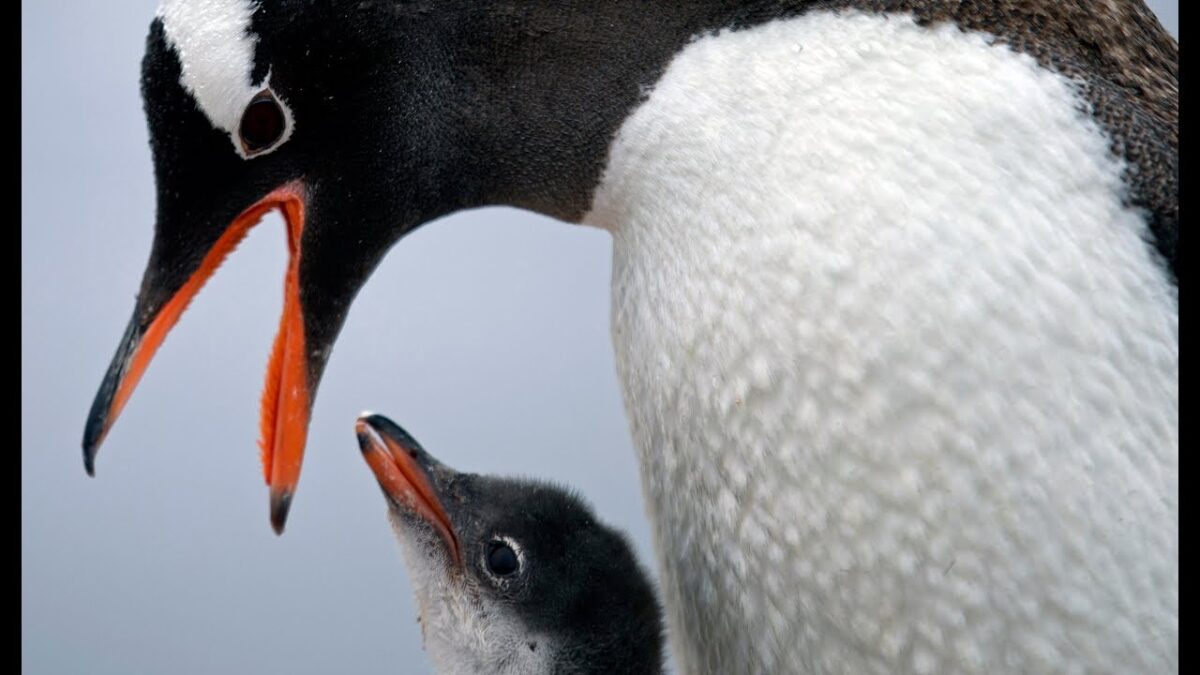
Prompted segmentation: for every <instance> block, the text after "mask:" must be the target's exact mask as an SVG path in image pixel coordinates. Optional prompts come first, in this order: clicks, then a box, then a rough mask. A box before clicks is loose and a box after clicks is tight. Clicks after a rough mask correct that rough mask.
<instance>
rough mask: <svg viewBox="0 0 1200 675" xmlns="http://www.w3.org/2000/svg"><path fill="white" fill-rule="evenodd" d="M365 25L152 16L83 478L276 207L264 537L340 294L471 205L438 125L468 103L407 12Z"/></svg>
mask: <svg viewBox="0 0 1200 675" xmlns="http://www.w3.org/2000/svg"><path fill="white" fill-rule="evenodd" d="M357 4H358V5H366V4H370V3H357ZM388 4H392V5H394V6H397V7H402V6H403V7H410V9H411V3H388ZM354 5H355V4H354V3H348V4H346V5H345V6H346V7H351V6H354ZM381 11H382V10H379V9H377V11H374V12H365V11H351V10H350V9H343V5H339V4H338V3H325V4H324V5H323V6H316V5H313V4H312V3H303V5H301V3H295V2H291V3H288V2H284V1H283V0H263V1H262V2H250V0H200V1H186V0H165V1H164V2H163V4H162V5H161V7H160V8H159V11H158V15H157V17H156V18H155V19H154V21H153V23H152V24H151V28H150V33H149V36H148V38H147V42H146V51H145V56H144V59H143V63H142V95H143V100H144V107H145V114H146V118H147V122H148V126H149V135H150V145H151V149H152V155H153V162H154V173H155V180H156V187H157V190H156V194H157V214H156V220H155V232H154V241H153V244H152V247H151V253H150V259H149V262H148V264H147V266H146V270H145V273H144V276H143V280H142V284H141V290H140V292H139V294H138V297H137V302H136V307H135V309H134V313H133V317H132V318H131V319H130V321H129V324H128V326H127V328H126V331H125V335H124V337H123V339H122V341H121V343H120V345H119V347H118V349H117V353H116V355H115V356H114V358H113V361H112V363H111V365H110V367H109V370H108V372H107V374H106V376H105V378H104V380H103V382H102V384H101V387H100V390H99V392H98V394H97V396H96V399H95V402H94V404H93V407H92V410H91V414H90V416H89V419H88V424H87V429H86V431H85V436H84V443H83V444H84V460H85V466H86V467H87V469H88V471H89V473H91V472H93V470H94V464H93V462H94V457H95V454H96V451H97V449H98V447H99V445H100V443H101V442H102V441H103V439H104V436H105V435H106V434H107V432H108V430H109V427H110V426H111V424H112V423H113V421H114V420H115V419H116V417H117V416H118V414H119V413H120V411H121V408H122V407H123V406H124V404H125V403H126V401H127V400H128V398H129V396H130V394H131V393H132V391H133V389H134V387H135V386H136V384H137V381H138V379H139V378H140V377H141V375H142V373H143V371H144V370H145V368H146V367H147V365H148V364H149V362H150V360H151V358H152V357H153V354H154V352H155V351H156V350H157V348H158V347H159V345H160V344H161V343H162V341H163V339H164V338H165V336H166V334H167V332H168V331H169V330H170V329H171V328H172V327H173V325H174V324H175V322H176V321H177V320H178V319H179V317H180V315H181V314H182V313H183V311H184V309H185V308H186V307H187V305H188V303H189V302H190V301H191V300H192V298H193V297H194V296H195V295H196V293H197V292H198V291H199V290H200V288H201V287H202V286H203V284H204V283H205V282H206V280H207V279H208V278H209V277H210V276H211V275H212V274H213V273H214V272H215V271H216V269H217V267H218V266H219V265H220V264H221V262H222V261H223V260H224V258H225V257H226V255H227V254H229V253H230V252H231V251H232V250H233V249H234V248H235V247H236V246H237V244H238V242H239V241H240V240H241V239H242V238H243V237H244V236H245V234H246V233H247V231H248V230H249V229H250V228H251V227H253V226H254V225H255V224H256V223H257V222H258V220H259V219H260V218H261V217H262V216H263V215H264V214H266V213H267V212H269V211H272V210H278V211H280V212H282V215H283V217H284V220H285V222H286V243H287V249H288V253H289V261H288V265H287V271H286V275H285V283H284V287H285V299H284V308H283V317H282V319H281V321H280V330H279V333H278V335H277V337H276V342H275V348H274V350H273V354H272V357H271V362H270V366H269V369H268V374H267V381H266V386H265V390H264V393H263V401H262V416H261V426H262V435H261V439H260V443H261V444H262V446H263V447H262V450H263V453H262V456H263V460H264V467H263V468H264V472H265V474H266V479H267V482H268V484H269V485H270V486H271V498H272V522H273V524H274V525H275V527H276V529H277V530H278V531H281V530H282V528H283V525H284V521H285V519H286V515H287V509H288V505H289V504H290V499H291V495H292V492H293V490H294V488H295V485H296V483H297V481H298V480H299V473H300V465H301V459H302V452H303V449H304V445H305V438H306V435H307V426H308V419H309V410H310V406H311V404H312V401H313V398H314V397H315V394H316V390H317V385H318V383H319V381H320V378H321V374H322V371H323V369H324V366H325V363H326V359H327V357H328V355H329V352H330V349H331V346H332V343H333V341H334V338H335V337H336V335H337V333H338V331H339V330H340V328H341V326H342V324H343V321H344V319H345V317H346V313H347V310H348V308H349V306H350V303H351V301H352V299H353V297H354V296H355V294H356V293H357V291H358V289H359V287H360V286H361V285H362V283H363V282H364V281H365V279H366V278H367V276H368V275H369V274H370V273H371V271H372V270H373V269H374V267H375V266H376V264H377V263H378V261H379V259H380V258H381V257H382V256H383V254H384V253H385V252H386V251H387V249H388V248H389V247H390V246H391V244H392V243H394V242H395V241H396V240H397V239H399V238H400V237H401V236H403V235H404V234H405V233H406V232H408V231H410V230H412V229H413V228H415V227H416V226H417V225H419V224H421V223H424V222H427V221H429V220H433V219H435V218H437V217H439V216H441V215H443V214H446V213H449V212H451V211H455V210H458V209H461V208H464V207H466V206H469V205H474V204H476V203H478V202H479V198H478V195H477V187H478V179H479V177H481V176H484V175H485V173H486V172H485V171H484V170H483V169H482V168H480V167H479V162H478V161H476V160H477V159H478V158H475V159H474V160H473V159H472V158H470V157H468V156H467V154H468V153H469V152H470V150H471V148H470V144H469V143H467V142H465V141H464V140H463V135H464V133H465V127H464V125H463V124H462V123H461V121H456V122H451V121H450V120H451V119H453V118H455V115H453V114H447V113H446V110H445V108H446V107H447V106H451V107H453V106H454V105H455V101H456V100H462V99H463V97H466V96H469V95H470V92H469V91H465V90H464V89H463V88H462V87H452V86H451V85H450V81H449V79H448V78H447V77H446V76H445V73H444V72H443V71H444V70H445V69H446V68H447V67H448V66H447V61H446V60H445V59H444V58H440V57H437V58H435V57H434V56H433V53H434V51H436V50H435V45H433V44H431V41H435V39H436V38H435V37H434V36H433V35H430V34H429V33H428V32H422V31H421V30H417V29H416V27H414V29H413V30H405V26H406V25H408V24H410V23H413V22H415V21H416V16H417V15H416V14H413V15H412V16H410V15H409V12H407V11H406V12H399V11H398V12H396V16H394V17H392V19H393V21H392V23H391V24H389V25H387V26H386V29H384V27H383V26H381V25H380V23H381V20H380V16H379V14H380V12H381ZM459 107H462V106H459Z"/></svg>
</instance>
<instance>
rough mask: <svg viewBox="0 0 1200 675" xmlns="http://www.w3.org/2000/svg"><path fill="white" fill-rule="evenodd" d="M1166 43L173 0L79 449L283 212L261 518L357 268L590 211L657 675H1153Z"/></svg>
mask: <svg viewBox="0 0 1200 675" xmlns="http://www.w3.org/2000/svg"><path fill="white" fill-rule="evenodd" d="M1176 62H1177V45H1176V44H1175V42H1174V41H1173V40H1172V39H1171V38H1170V37H1169V36H1167V35H1166V33H1165V32H1164V31H1163V29H1162V27H1161V26H1160V25H1159V24H1158V23H1157V21H1156V20H1155V19H1154V17H1153V15H1152V14H1151V13H1150V12H1149V11H1148V10H1147V9H1146V7H1145V5H1144V4H1143V3H1142V2H1141V1H1140V0H1109V1H1107V2H1103V3H1097V2H1090V1H1086V0H995V1H993V2H970V3H966V2H949V1H944V0H941V1H939V0H895V1H884V0H841V1H803V0H792V1H785V0H774V1H750V2H744V1H741V2H734V1H732V0H699V1H696V2H687V3H643V2H634V1H633V0H611V1H607V2H591V1H590V0H568V1H559V2H549V1H544V0H521V1H517V0H490V1H479V0H470V1H468V0H445V1H443V2H437V3H433V2H428V1H423V0H416V1H412V2H396V1H387V2H382V1H380V2H371V1H360V0H355V1H354V2H326V3H310V2H299V1H296V0H290V1H289V0H263V1H262V2H251V1H250V0H196V1H192V2H185V1H183V0H167V1H166V2H164V3H163V5H162V6H161V8H160V10H159V13H158V16H157V18H156V19H155V20H154V22H153V24H152V26H151V31H150V36H149V39H148V42H147V52H146V57H145V60H144V65H143V91H144V97H145V102H146V113H147V117H148V119H149V125H150V132H151V144H152V147H153V154H154V161H155V169H156V176H157V184H158V219H157V223H156V233H155V240H154V246H153V249H152V252H151V257H150V261H149V265H148V267H147V270H146V274H145V278H144V281H143V284H142V289H141V292H140V293H139V296H138V300H137V305H136V308H135V311H134V315H133V318H132V319H131V321H130V324H129V327H128V329H127V331H126V334H125V337H124V339H123V340H122V342H121V345H120V347H119V348H118V351H117V354H116V356H115V358H114V360H113V363H112V365H111V367H110V369H109V372H108V374H107V376H106V377H105V379H104V382H103V384H102V385H101V388H100V392H99V394H98V396H97V399H96V402H95V405H94V407H93V410H92V414H91V417H90V419H89V423H88V426H87V430H86V432H85V438H84V453H85V461H86V463H87V466H88V468H89V470H91V468H92V466H93V464H92V462H93V461H94V456H95V452H96V449H97V447H98V446H99V443H100V442H101V440H102V439H103V437H104V435H105V433H106V432H107V430H108V428H109V426H110V424H111V423H112V421H113V420H114V419H115V417H116V415H117V413H119V411H120V408H121V406H122V405H123V404H124V403H125V401H126V400H127V398H128V396H129V394H130V393H131V391H132V389H133V387H134V385H135V384H136V382H137V379H138V378H139V376H140V375H141V374H142V372H143V371H144V369H145V367H146V365H147V364H148V362H149V360H150V357H151V356H152V354H153V352H154V350H155V348H156V347H157V346H158V345H159V344H160V343H161V341H162V339H163V337H164V336H165V334H166V332H167V331H168V330H169V328H170V327H171V326H172V325H173V324H174V322H175V321H176V320H177V319H178V318H179V316H180V314H181V313H182V311H183V309H184V308H185V307H186V305H187V302H188V301H189V300H190V299H191V297H192V296H193V295H194V294H195V292H196V291H197V290H198V289H199V287H200V286H201V285H202V284H203V282H204V280H205V279H206V278H207V277H208V276H209V275H210V274H211V273H212V272H213V271H214V270H215V268H216V267H217V265H218V264H219V263H220V261H221V260H222V258H223V257H224V256H225V254H227V253H228V252H229V251H230V250H232V248H233V246H234V245H235V244H236V243H237V241H238V240H239V239H240V238H241V237H242V236H243V235H244V234H245V232H246V230H247V229H248V228H249V227H250V226H251V225H253V224H254V222H255V221H256V220H257V219H258V217H259V216H260V215H261V214H262V213H264V212H265V211H266V210H268V209H271V208H280V209H281V210H282V211H283V212H284V215H285V218H286V220H287V223H288V230H289V240H288V241H289V251H290V262H289V264H288V268H287V280H286V285H285V302H284V312H283V319H282V321H281V324H280V332H279V336H278V338H277V340H276V343H275V349H274V353H273V356H272V359H271V366H270V369H269V372H268V376H267V386H266V390H265V392H264V398H263V416H262V419H263V424H262V428H263V436H262V445H263V454H264V467H265V471H266V477H267V481H268V483H269V484H270V486H271V506H272V521H273V523H274V525H275V527H276V529H277V530H281V529H282V527H283V524H284V520H285V518H286V514H287V509H288V505H289V504H290V501H291V498H292V495H293V494H294V490H295V486H296V481H297V480H298V478H299V473H300V460H301V457H302V453H303V449H304V443H305V435H306V431H307V425H308V418H309V409H310V407H311V405H312V402H313V398H314V396H315V394H316V389H317V383H318V381H319V379H320V376H321V373H322V370H323V368H324V365H325V362H326V359H327V357H328V354H329V349H330V348H331V346H332V343H333V341H334V339H335V337H336V334H337V332H338V330H339V329H340V327H341V325H342V323H343V320H344V318H345V315H346V312H347V310H348V308H349V305H350V303H351V300H352V299H353V297H354V295H355V293H356V291H357V290H358V288H359V287H360V286H361V285H362V283H363V282H364V281H365V280H366V278H367V276H368V275H369V274H370V272H371V270H372V269H373V268H374V267H375V265H376V264H377V263H378V261H379V259H380V258H381V257H382V255H383V254H384V253H385V252H386V251H387V249H388V248H389V247H390V246H391V245H392V244H393V243H395V242H396V241H397V240H398V239H400V238H401V237H402V236H403V235H404V234H405V233H407V232H410V231H412V230H413V229H414V228H416V227H418V226H419V225H421V224H422V223H424V222H427V221H429V220H432V219H434V218H437V217H438V216H441V215H443V214H446V213H450V212H453V211H456V210H459V209H463V208H470V207H475V206H480V205H485V204H509V205H514V206H518V207H523V208H527V209H531V210H535V211H539V212H542V213H545V214H549V215H551V216H555V217H558V218H560V219H562V220H565V221H569V222H583V223H587V224H591V225H595V226H598V227H602V228H605V229H607V230H609V231H610V232H612V235H613V242H614V276H613V336H614V344H615V347H616V355H617V364H618V369H619V372H620V377H621V382H622V385H623V389H624V394H625V401H626V405H627V409H628V413H629V417H630V420H631V425H632V430H633V435H634V439H635V443H636V446H637V448H638V453H639V458H640V460H641V466H642V480H643V487H644V491H645V495H646V498H647V503H648V508H649V512H650V515H651V518H652V521H653V532H654V538H655V545H656V549H657V555H658V558H659V567H660V572H661V575H662V580H663V590H664V599H665V602H666V605H667V609H668V615H669V625H670V628H671V631H670V632H671V636H672V640H673V646H674V649H675V651H676V654H677V658H678V661H679V664H680V667H681V669H682V670H683V671H684V672H703V673H728V672H796V671H807V672H852V673H866V672H916V673H927V672H943V671H964V672H995V671H996V670H997V669H1000V670H1007V671H1013V672H1046V671H1051V670H1055V671H1057V670H1066V671H1069V672H1084V671H1111V672H1164V671H1168V670H1174V669H1176V668H1177V656H1176V650H1177V647H1178V618H1177V617H1178V601H1177V582H1178V563H1177V551H1178V545H1177V534H1178V501H1177V488H1178V469H1177V467H1178V451H1179V442H1178V429H1177V422H1178V363H1179V346H1178V303H1177V292H1178V281H1177V276H1176V273H1177V270H1176V239H1177V232H1178V205H1177V195H1178V188H1177V168H1176V167H1177V105H1176V101H1177V93H1178V87H1177V66H1176Z"/></svg>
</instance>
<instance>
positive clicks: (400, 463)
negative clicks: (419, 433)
mask: <svg viewBox="0 0 1200 675" xmlns="http://www.w3.org/2000/svg"><path fill="white" fill-rule="evenodd" d="M354 431H355V433H356V434H357V435H358V445H359V447H360V448H361V449H362V453H363V459H365V460H367V464H368V465H369V466H370V467H371V471H373V472H374V473H375V479H376V480H377V481H379V486H380V487H381V488H383V492H384V494H386V495H387V496H388V498H389V499H391V500H392V501H393V502H395V503H396V504H398V505H399V506H401V507H403V508H405V509H407V510H409V511H411V512H413V513H415V514H417V515H418V516H420V517H421V518H423V519H424V520H425V521H426V522H428V523H429V524H430V525H432V526H433V529H434V530H436V531H437V533H438V534H439V535H440V536H441V538H442V541H443V542H444V543H445V544H446V550H447V551H448V552H449V554H450V558H451V559H452V560H453V561H454V563H455V564H457V565H462V549H461V547H460V546H459V543H458V537H457V536H456V535H455V534H454V527H453V525H452V524H451V522H450V516H449V515H447V514H446V509H445V508H444V507H443V506H442V503H441V500H440V499H439V498H438V493H437V490H436V489H435V488H434V486H433V483H432V482H430V480H429V473H428V470H427V469H426V466H428V465H429V464H430V463H432V459H431V458H430V457H429V455H428V453H426V452H425V451H424V450H422V449H421V447H420V446H419V445H417V443H416V441H413V440H412V438H411V437H410V436H408V434H406V433H405V432H404V431H403V430H401V429H400V428H399V427H396V426H395V424H394V423H392V422H391V420H388V419H386V418H383V417H380V416H378V415H370V414H366V413H364V414H363V416H362V417H359V418H358V422H357V423H355V425H354Z"/></svg>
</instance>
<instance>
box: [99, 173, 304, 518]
mask: <svg viewBox="0 0 1200 675" xmlns="http://www.w3.org/2000/svg"><path fill="white" fill-rule="evenodd" d="M304 196H305V195H304V186H303V184H301V183H300V182H298V181H297V182H292V183H288V184H286V185H283V186H281V187H279V188H277V189H275V190H273V191H272V192H271V193H270V194H268V195H267V196H265V197H263V198H262V199H260V200H259V201H257V202H255V203H254V204H253V205H252V206H250V207H249V208H247V209H246V210H245V211H243V212H242V213H240V214H239V215H238V216H237V217H236V218H234V220H233V222H232V223H230V225H229V227H228V228H226V230H225V232H224V233H222V234H221V236H220V238H219V239H217V241H216V243H215V244H213V246H212V248H210V249H209V251H208V253H207V254H206V255H205V256H204V259H203V260H202V261H201V262H200V265H199V267H198V268H197V269H196V270H195V271H194V272H192V274H191V276H190V277H188V279H187V280H186V281H185V282H184V284H183V285H182V286H181V287H180V288H179V289H178V290H177V291H175V293H174V295H172V296H171V297H170V298H169V299H168V300H167V302H166V303H165V304H164V305H163V306H162V307H161V308H159V309H158V311H157V312H156V313H155V314H154V316H153V318H151V319H150V320H149V321H148V322H145V321H144V319H143V318H142V317H141V316H139V314H141V311H139V312H138V313H137V314H135V315H134V317H133V319H132V320H131V321H130V324H129V327H128V329H126V331H125V336H124V338H123V340H122V342H121V345H120V347H119V348H118V350H117V355H116V356H115V357H114V359H113V362H112V365H111V366H110V367H109V370H108V373H107V375H106V376H105V378H104V381H103V382H102V383H101V385H100V391H99V392H98V393H97V395H96V399H95V402H94V403H93V404H92V410H91V413H90V414H89V415H88V422H87V427H86V428H85V430H84V439H83V454H84V466H85V468H86V469H87V472H88V474H90V475H95V457H96V452H97V451H98V450H99V447H100V444H101V443H102V442H103V441H104V437H105V436H106V435H107V434H108V431H109V429H110V428H111V427H112V424H113V422H115V421H116V419H117V417H118V416H119V415H120V414H121V410H122V409H123V408H124V407H125V404H126V403H127V402H128V400H129V397H130V395H132V393H133V390H134V389H135V388H136V387H137V384H138V381H139V380H141V378H142V375H143V374H144V373H145V371H146V367H147V366H148V365H149V364H150V361H151V359H153V358H154V354H155V352H157V351H158V348H159V347H160V346H161V345H162V343H163V341H164V340H165V339H166V337H167V333H169V332H170V330H171V328H173V327H174V326H175V324H176V323H177V322H178V321H179V318H180V317H181V316H182V315H183V312H184V310H186V309H187V307H188V305H189V304H190V303H191V301H192V299H193V298H194V297H195V296H196V294H197V293H199V292H200V289H201V288H203V287H204V284H205V283H206V282H207V281H208V279H209V278H210V277H212V275H213V273H214V272H216V270H217V268H219V267H220V266H221V263H222V262H224V260H225V258H226V257H227V256H228V255H229V254H230V253H231V252H232V251H233V250H234V249H235V248H237V245H238V244H239V243H241V241H242V240H243V239H244V238H245V237H246V235H247V234H248V233H249V231H250V229H251V228H252V227H254V226H255V225H256V224H258V222H259V220H261V219H262V217H263V216H264V215H265V214H266V213H267V212H269V211H271V210H273V209H278V210H279V211H280V212H281V213H282V215H283V218H284V221H285V222H286V224H287V244H288V264H287V272H286V274H285V277H284V298H283V313H282V316H281V318H280V321H279V332H278V333H277V334H276V336H275V342H274V346H273V347H272V350H271V360H270V364H269V366H268V367H267V375H266V384H265V386H264V387H263V394H262V406H261V413H260V418H259V422H260V438H259V446H260V448H261V450H262V452H261V457H262V464H263V475H264V477H265V479H266V482H267V485H268V486H270V489H271V524H272V526H273V527H274V528H275V531H276V532H279V533H281V532H282V531H283V527H284V523H285V522H286V520H287V511H288V508H289V507H290V505H291V498H292V494H293V493H294V491H295V487H296V483H297V482H299V479H300V467H301V463H302V461H303V456H304V445H305V441H306V440H307V435H308V420H309V413H310V411H309V406H310V402H311V401H310V396H309V383H308V369H307V359H306V354H305V345H304V314H303V309H302V307H301V305H300V237H301V234H302V233H303V231H304V203H305V200H304ZM140 309H141V308H140V307H139V310H140Z"/></svg>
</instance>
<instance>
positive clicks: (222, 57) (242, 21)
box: [157, 0, 293, 158]
mask: <svg viewBox="0 0 1200 675" xmlns="http://www.w3.org/2000/svg"><path fill="white" fill-rule="evenodd" d="M255 6H256V5H255V3H254V2H253V0H163V2H162V4H160V5H159V7H158V13H157V16H158V17H159V19H161V20H162V23H163V32H164V34H165V35H166V39H167V44H168V45H169V46H170V47H171V48H172V49H174V50H175V53H176V54H177V55H178V56H179V63H180V66H181V76H180V84H181V85H182V86H183V88H184V89H185V90H187V92H188V93H190V94H191V95H192V97H193V98H194V99H195V100H196V104H197V105H198V106H199V107H200V110H201V111H202V112H203V113H204V114H205V116H206V117H208V119H209V121H210V122H212V124H213V126H214V127H216V128H218V129H222V130H224V131H225V132H226V133H228V134H229V138H230V141H232V142H233V147H234V150H235V151H236V152H237V153H238V155H239V156H241V157H242V158H247V154H246V152H245V149H244V148H243V144H242V142H241V141H240V139H239V138H238V127H239V126H240V124H241V120H242V114H243V113H244V112H245V109H246V106H247V105H249V104H250V102H251V101H252V100H254V97H255V96H256V95H257V94H259V93H260V92H262V91H263V90H264V89H270V82H271V74H270V72H268V73H267V76H266V77H265V78H263V81H262V82H252V81H251V80H250V76H251V73H252V72H253V71H254V48H255V45H256V44H257V43H258V37H257V36H255V35H254V33H252V32H251V31H250V19H251V17H252V16H253V14H254V10H255ZM272 93H274V95H275V100H276V101H278V102H279V105H280V107H281V108H282V110H283V116H284V120H285V123H286V124H285V128H284V132H283V134H282V136H281V137H280V139H279V140H278V141H277V142H276V143H275V144H274V145H273V146H271V147H270V148H268V149H265V150H262V151H258V152H255V153H253V156H258V155H262V154H266V153H268V152H271V151H272V150H274V149H275V148H278V147H279V146H280V145H283V143H284V142H286V141H287V139H288V137H289V136H291V133H292V127H293V120H292V111H291V108H290V107H289V106H288V105H287V103H286V102H285V101H284V100H283V99H282V97H280V96H279V95H278V93H275V92H272Z"/></svg>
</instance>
